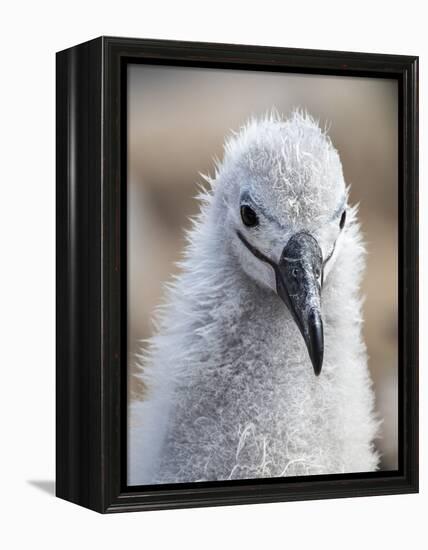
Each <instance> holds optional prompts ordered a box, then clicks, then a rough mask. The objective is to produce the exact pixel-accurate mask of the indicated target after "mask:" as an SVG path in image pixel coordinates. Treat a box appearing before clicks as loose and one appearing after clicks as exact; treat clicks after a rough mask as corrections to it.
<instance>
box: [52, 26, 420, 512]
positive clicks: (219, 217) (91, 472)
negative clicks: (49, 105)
mask: <svg viewBox="0 0 428 550" xmlns="http://www.w3.org/2000/svg"><path fill="white" fill-rule="evenodd" d="M417 78H418V77H417V58H416V57H409V56H396V55H383V54H382V55H381V54H362V53H349V52H331V51H315V50H296V49H285V48H267V47H255V46H237V45H225V44H202V43H186V42H171V41H154V40H139V39H125V38H107V37H102V38H98V39H96V40H92V41H90V42H87V43H84V44H81V45H79V46H75V47H73V48H70V49H67V50H65V51H62V52H60V53H58V54H57V489H56V490H57V496H59V497H61V498H64V499H66V500H69V501H71V502H74V503H77V504H80V505H83V506H85V507H88V508H91V509H93V510H96V511H99V512H119V511H129V510H147V509H161V508H176V507H191V506H208V505H222V504H238V503H257V502H273V501H285V500H302V499H321V498H335V497H350V496H367V495H385V494H397V493H411V492H417V490H418V260H417V250H418V221H417V216H418V212H417V207H418V195H417V193H418V187H417V186H418V134H417V132H418V103H417V101H418V96H417V93H418V81H417Z"/></svg>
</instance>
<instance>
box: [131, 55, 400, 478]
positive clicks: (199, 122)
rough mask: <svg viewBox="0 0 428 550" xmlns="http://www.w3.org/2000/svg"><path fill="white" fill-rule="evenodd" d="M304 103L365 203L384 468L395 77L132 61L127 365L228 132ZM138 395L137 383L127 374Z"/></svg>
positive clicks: (392, 399)
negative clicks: (204, 175)
mask: <svg viewBox="0 0 428 550" xmlns="http://www.w3.org/2000/svg"><path fill="white" fill-rule="evenodd" d="M272 107H275V108H276V109H277V110H278V111H279V112H281V113H283V114H287V113H289V112H290V110H291V109H293V108H294V107H302V108H305V109H307V110H308V111H309V112H310V113H311V114H312V115H313V116H314V117H315V118H318V119H319V120H320V122H321V124H322V125H323V124H324V123H326V122H327V123H328V124H329V125H330V131H329V134H330V136H331V138H332V140H333V143H334V144H335V146H336V148H337V149H338V151H339V154H340V157H341V160H342V164H343V169H344V174H345V180H346V182H347V183H348V184H351V185H352V188H351V202H352V203H353V204H354V203H356V202H359V203H360V221H361V223H362V228H363V233H364V236H365V240H366V244H367V249H368V257H367V260H368V262H367V270H366V275H365V280H364V286H363V293H364V295H365V297H366V301H365V307H364V311H365V327H364V331H365V339H366V344H367V348H368V354H369V366H370V370H371V373H372V376H373V380H374V384H375V392H376V404H377V409H378V411H379V413H380V416H381V417H382V419H383V428H382V439H380V440H379V441H378V442H377V445H378V447H379V449H380V451H381V453H382V455H383V458H382V468H384V469H396V468H397V423H398V422H397V420H398V419H397V398H398V396H397V261H398V260H397V178H398V173H397V145H398V141H397V140H398V134H397V130H398V128H397V118H398V117H397V108H398V105H397V86H396V82H395V81H391V80H384V79H366V78H356V77H333V76H308V75H294V74H281V73H266V72H255V71H254V72H252V71H226V70H217V69H198V68H178V67H161V66H150V65H131V66H130V67H129V72H128V339H129V347H128V349H129V365H130V373H132V371H133V369H134V368H135V353H136V352H138V351H139V348H140V346H141V343H140V340H141V339H145V338H148V337H149V336H150V335H151V334H152V333H153V330H154V327H153V325H152V322H151V319H152V315H153V311H154V309H155V308H156V306H157V305H158V304H159V303H160V301H161V300H162V295H163V283H164V282H166V281H167V280H168V279H169V278H170V275H171V274H172V273H175V272H176V271H177V270H176V267H175V265H174V262H176V261H177V260H178V259H179V258H180V255H181V253H182V250H183V246H184V235H183V229H185V228H187V227H189V222H188V217H189V216H191V215H193V214H195V213H196V212H197V211H198V203H197V201H196V200H195V199H194V198H193V197H194V196H195V194H196V192H197V190H196V183H197V182H201V178H200V177H199V175H198V173H199V172H203V173H211V174H212V173H213V165H214V163H213V157H215V156H217V157H218V158H221V157H222V147H223V142H224V138H225V136H226V135H227V134H228V133H229V132H230V130H231V129H238V128H239V127H240V126H241V125H242V124H243V123H244V122H245V121H246V120H247V118H248V117H249V116H250V115H262V114H264V113H265V112H266V111H267V110H269V109H271V108H272ZM129 379H130V385H129V389H130V396H131V398H132V396H135V394H136V392H137V391H138V388H137V386H136V384H135V380H133V378H132V377H131V376H130V378H129Z"/></svg>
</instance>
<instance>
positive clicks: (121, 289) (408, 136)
mask: <svg viewBox="0 0 428 550" xmlns="http://www.w3.org/2000/svg"><path fill="white" fill-rule="evenodd" d="M129 62H132V63H150V64H153V63H154V64H163V65H176V66H177V65H178V66H180V65H181V66H193V67H217V68H229V69H244V70H245V69H251V70H257V71H266V70H268V71H280V72H293V73H309V74H322V75H341V76H346V75H348V76H364V77H375V78H392V79H396V80H397V82H398V89H399V144H398V152H399V153H398V159H397V163H398V170H399V197H398V204H399V250H398V252H399V357H398V361H399V468H398V470H397V471H393V472H384V471H380V472H374V473H367V474H349V475H348V474H346V475H345V474H343V475H342V474H337V475H332V476H311V477H299V478H284V479H264V480H248V481H236V482H234V481H227V482H212V483H194V484H179V485H169V486H167V485H160V486H150V487H140V488H139V487H127V486H126V476H125V469H124V468H125V464H126V366H127V361H126V299H125V298H126V294H125V292H126V200H125V199H126V195H125V193H126V188H125V187H126V162H125V160H126V152H127V149H126V131H125V130H126V120H125V119H126V117H125V114H126V105H125V99H124V98H125V91H126V87H125V86H126V82H125V79H124V70H125V68H126V65H127V63H129ZM56 68H57V88H56V110H57V127H56V138H57V144H56V155H57V166H56V186H57V195H56V197H57V198H56V220H57V221H56V223H57V241H56V243H57V244H56V253H57V275H56V283H57V306H56V307H57V363H56V365H57V366H56V376H57V382H56V391H57V394H56V426H57V428H56V437H57V443H56V494H57V496H58V497H60V498H63V499H66V500H68V501H71V502H74V503H76V504H79V505H82V506H85V507H87V508H90V509H92V510H96V511H98V512H122V511H135V510H154V509H162V508H184V507H195V506H215V505H226V504H246V503H259V502H274V501H290V500H307V499H323V498H337V497H356V496H368V495H387V494H399V493H414V492H417V491H418V58H417V57H414V56H397V55H383V54H368V53H349V52H335V51H317V50H301V49H289V48H268V47H256V46H238V45H229V44H208V43H206V44H205V43H196V42H174V41H158V40H140V39H130V38H112V37H100V38H97V39H95V40H92V41H89V42H86V43H84V44H81V45H78V46H75V47H72V48H70V49H67V50H64V51H62V52H59V53H58V54H57V58H56Z"/></svg>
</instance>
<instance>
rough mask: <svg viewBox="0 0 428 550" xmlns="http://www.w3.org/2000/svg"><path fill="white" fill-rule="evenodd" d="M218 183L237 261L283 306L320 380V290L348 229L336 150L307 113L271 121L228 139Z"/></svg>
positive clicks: (254, 122) (256, 123)
mask: <svg viewBox="0 0 428 550" xmlns="http://www.w3.org/2000/svg"><path fill="white" fill-rule="evenodd" d="M216 180H217V181H218V182H221V183H222V185H221V186H219V187H221V189H222V192H221V195H222V203H223V205H226V207H227V214H226V219H223V220H222V223H223V224H224V226H225V227H226V228H227V230H228V240H229V242H230V243H231V245H232V248H233V251H234V254H235V256H236V259H237V262H238V263H239V265H240V267H241V268H242V270H243V271H244V272H245V274H246V275H247V276H249V277H251V278H252V279H253V280H254V281H256V282H257V283H258V284H259V285H262V286H264V287H269V288H270V289H271V290H272V291H274V292H275V293H276V294H277V295H278V298H279V299H281V300H282V301H283V302H284V304H285V306H286V307H287V308H288V310H289V311H290V313H291V316H292V318H293V319H294V321H295V323H296V324H297V326H298V328H299V330H300V332H301V334H302V336H303V338H304V341H305V343H306V347H307V350H308V353H309V356H310V359H311V362H312V365H313V368H314V372H315V374H316V375H319V374H320V372H321V367H322V363H323V355H324V332H323V321H322V288H323V285H324V284H325V282H326V280H327V278H328V275H329V272H330V271H331V267H332V266H333V264H334V262H335V261H336V258H337V257H338V255H339V250H340V244H341V240H342V236H343V233H344V231H345V230H346V212H347V189H346V185H345V181H344V178H343V172H342V165H341V162H340V159H339V155H338V153H337V151H336V149H335V148H334V146H333V145H332V142H331V141H330V139H329V137H328V136H327V134H326V132H325V131H324V130H322V129H321V128H320V127H319V125H318V123H317V122H316V121H315V120H314V119H313V118H311V117H310V116H309V115H308V114H306V113H302V112H300V111H296V112H294V113H293V114H292V115H291V117H290V118H289V119H286V120H284V119H282V118H280V117H279V116H277V115H271V116H268V117H266V118H263V119H261V120H252V121H250V122H249V123H248V124H247V125H246V126H245V127H243V128H242V129H241V130H240V131H239V132H238V133H236V134H234V135H233V136H232V137H231V138H230V139H229V140H228V141H227V143H226V146H225V155H224V159H223V162H222V164H221V165H220V166H219V168H218V174H217V178H216ZM217 189H218V187H217Z"/></svg>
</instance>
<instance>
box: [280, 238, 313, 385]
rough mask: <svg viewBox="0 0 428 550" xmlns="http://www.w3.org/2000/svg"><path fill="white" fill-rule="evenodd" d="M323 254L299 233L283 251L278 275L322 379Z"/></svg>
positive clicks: (281, 295)
mask: <svg viewBox="0 0 428 550" xmlns="http://www.w3.org/2000/svg"><path fill="white" fill-rule="evenodd" d="M322 269H323V263H322V252H321V249H320V247H319V245H318V243H317V241H316V240H315V239H314V237H312V236H311V235H309V234H308V233H304V232H301V233H296V234H295V235H293V236H292V237H291V239H290V240H289V241H288V243H287V245H286V246H285V248H284V250H283V251H282V254H281V258H280V261H279V264H278V266H277V269H276V270H275V272H276V288H277V292H278V296H280V298H281V299H282V300H283V301H284V302H285V304H286V306H287V307H288V309H289V310H290V312H291V314H292V315H293V318H294V320H295V322H296V324H297V326H298V327H299V330H300V332H301V333H302V336H303V338H304V340H305V342H306V347H307V348H308V352H309V356H310V358H311V361H312V365H313V367H314V372H315V374H316V375H317V376H318V375H319V374H320V372H321V367H322V362H323V356H324V332H323V324H322V319H321V297H320V293H321V283H320V281H321V275H322Z"/></svg>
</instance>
